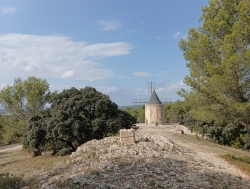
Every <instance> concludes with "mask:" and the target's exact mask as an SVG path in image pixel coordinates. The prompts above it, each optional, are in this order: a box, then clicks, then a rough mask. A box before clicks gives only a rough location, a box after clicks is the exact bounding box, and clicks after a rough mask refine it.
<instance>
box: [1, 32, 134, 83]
mask: <svg viewBox="0 0 250 189" xmlns="http://www.w3.org/2000/svg"><path fill="white" fill-rule="evenodd" d="M131 49H132V46H131V45H130V44H128V43H125V42H114V43H98V44H90V45H88V44H87V43H85V42H83V41H80V42H75V41H72V39H71V38H69V37H65V36H55V35H48V36H37V35H23V34H6V35H0V66H1V69H0V75H1V76H2V77H15V78H16V77H27V76H30V75H35V76H37V77H46V78H61V77H75V79H79V80H99V79H106V78H108V77H111V76H113V75H114V73H113V71H112V70H111V69H104V68H98V67H99V66H100V63H98V62H96V60H99V59H101V58H105V57H113V56H121V55H125V54H129V53H130V50H131Z"/></svg>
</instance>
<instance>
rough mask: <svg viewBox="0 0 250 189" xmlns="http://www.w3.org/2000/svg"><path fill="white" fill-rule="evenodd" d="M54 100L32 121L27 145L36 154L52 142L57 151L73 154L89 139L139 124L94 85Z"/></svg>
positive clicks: (25, 141) (73, 89)
mask: <svg viewBox="0 0 250 189" xmlns="http://www.w3.org/2000/svg"><path fill="white" fill-rule="evenodd" d="M50 103H51V107H50V108H49V109H47V110H44V111H42V112H41V113H40V114H38V115H35V116H33V117H32V118H31V119H30V120H29V125H28V131H27V133H26V135H25V140H24V146H25V147H26V148H30V149H31V150H32V152H33V155H34V156H36V155H40V154H41V151H42V148H43V147H44V146H48V145H50V146H52V149H53V151H54V154H65V153H69V152H72V151H75V150H76V148H77V147H78V146H79V145H81V144H83V143H84V142H86V141H88V140H91V139H102V138H103V137H105V136H107V135H112V134H116V133H117V132H118V131H119V130H120V129H121V128H126V129H128V128H131V127H132V126H133V124H135V123H136V119H135V118H134V117H132V116H130V115H129V114H128V113H127V112H124V111H122V110H119V109H118V106H117V105H116V104H115V103H114V102H112V101H111V100H110V98H109V97H108V96H107V95H105V94H102V93H100V92H98V91H96V89H95V88H92V87H85V88H83V89H80V90H78V89H76V88H71V89H68V90H63V91H62V92H61V93H59V94H56V95H54V96H53V97H52V98H51V100H50Z"/></svg>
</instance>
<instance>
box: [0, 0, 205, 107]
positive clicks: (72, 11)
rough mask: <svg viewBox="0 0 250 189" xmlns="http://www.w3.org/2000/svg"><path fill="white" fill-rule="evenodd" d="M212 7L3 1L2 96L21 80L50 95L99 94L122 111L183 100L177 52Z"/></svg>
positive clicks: (172, 1)
mask: <svg viewBox="0 0 250 189" xmlns="http://www.w3.org/2000/svg"><path fill="white" fill-rule="evenodd" d="M207 4H208V0H188V1H187V0H156V1H153V0H136V1H132V0H105V1H104V0H36V1H34V0H1V1H0V89H2V88H3V87H5V86H6V85H12V84H13V81H14V79H15V78H17V77H21V78H23V79H27V77H28V76H32V75H34V76H36V77H40V78H42V79H46V80H47V81H48V83H49V84H50V87H51V90H52V91H54V90H58V91H62V90H63V89H68V88H71V87H76V88H83V87H85V86H92V87H95V88H96V89H97V90H98V91H100V92H103V93H105V94H107V95H109V96H110V98H111V100H112V101H114V102H116V103H117V104H118V105H119V106H123V105H131V104H132V99H140V98H147V97H148V92H147V90H148V86H147V83H148V82H151V81H152V82H155V89H156V92H157V94H158V96H159V97H160V98H171V99H172V101H175V100H177V99H180V97H179V96H178V95H177V94H176V91H178V90H180V88H188V87H187V86H186V85H185V84H183V78H184V76H185V75H187V74H188V73H189V72H188V69H187V68H186V61H185V60H184V58H183V56H182V52H181V51H180V49H179V48H178V43H179V41H180V39H181V38H184V39H185V38H186V36H187V31H188V29H189V28H191V27H197V26H199V25H200V24H201V23H199V21H198V19H199V17H200V15H201V7H202V6H206V5H207Z"/></svg>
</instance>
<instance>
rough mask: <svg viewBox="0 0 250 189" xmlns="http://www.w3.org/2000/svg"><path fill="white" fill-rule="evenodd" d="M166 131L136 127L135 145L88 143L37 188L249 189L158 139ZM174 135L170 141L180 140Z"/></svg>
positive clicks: (224, 170)
mask: <svg viewBox="0 0 250 189" xmlns="http://www.w3.org/2000/svg"><path fill="white" fill-rule="evenodd" d="M148 128H156V127H148ZM147 131H150V132H148V133H147ZM166 131H168V130H167V129H165V128H164V127H163V126H159V127H157V129H156V130H155V129H154V130H153V132H151V130H143V129H141V128H140V129H139V130H138V131H136V143H127V142H121V141H120V137H107V138H104V139H102V140H92V141H89V142H87V143H85V144H83V145H82V146H80V147H79V148H78V149H77V151H76V152H74V153H72V155H71V156H70V157H69V159H68V160H67V162H62V163H58V164H56V165H55V167H54V169H53V170H52V171H51V172H49V173H48V172H47V173H44V174H43V175H40V176H39V177H38V179H39V184H38V185H37V186H36V188H42V189H68V188H86V189H106V188H110V189H138V188H139V189H140V188H145V189H151V188H154V189H156V188H170V189H177V188H183V189H185V188H186V189H190V188H194V189H196V188H197V189H202V188H203V189H211V188H216V189H222V188H238V189H249V188H250V182H249V180H247V179H246V178H245V177H241V176H240V175H238V176H237V174H233V173H232V172H228V171H227V170H228V167H227V166H223V164H222V163H220V164H215V163H213V162H216V161H214V160H213V161H212V162H210V161H208V160H206V159H204V158H201V156H199V153H196V152H194V151H192V150H191V149H190V148H184V147H180V146H178V145H176V143H174V142H173V141H172V140H171V139H169V138H167V137H165V136H164V135H163V134H162V133H165V132H166ZM174 131H175V129H173V133H172V134H173V136H182V135H175V134H174ZM159 133H160V134H159ZM170 134H171V133H170ZM128 136H130V134H128ZM211 157H212V156H211ZM206 158H207V157H206Z"/></svg>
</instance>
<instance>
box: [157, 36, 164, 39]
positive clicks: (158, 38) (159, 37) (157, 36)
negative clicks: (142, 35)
mask: <svg viewBox="0 0 250 189" xmlns="http://www.w3.org/2000/svg"><path fill="white" fill-rule="evenodd" d="M155 39H164V38H162V37H158V36H155Z"/></svg>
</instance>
